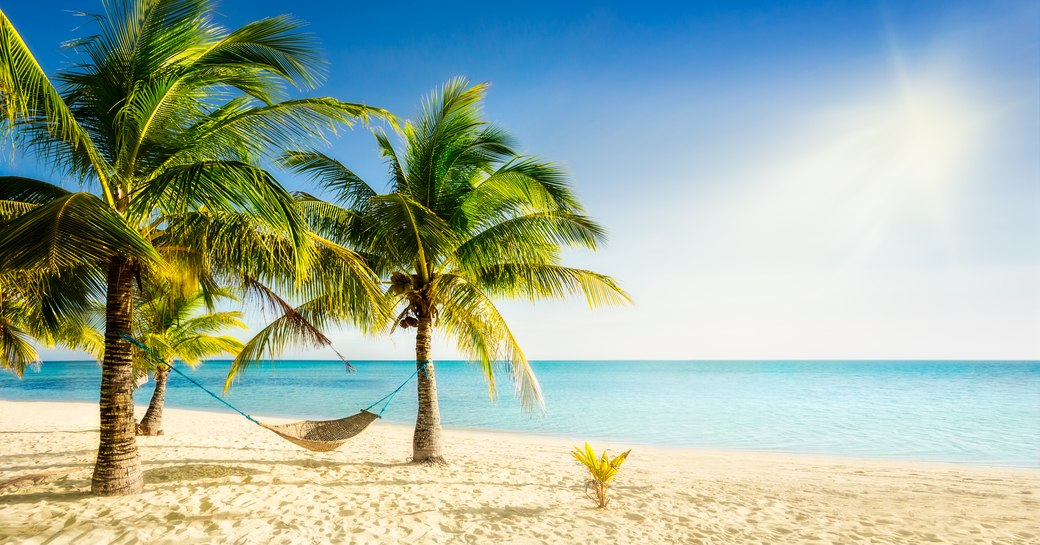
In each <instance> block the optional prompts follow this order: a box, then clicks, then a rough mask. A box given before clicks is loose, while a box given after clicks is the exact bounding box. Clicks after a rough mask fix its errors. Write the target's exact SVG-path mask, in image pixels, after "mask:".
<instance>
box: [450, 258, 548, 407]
mask: <svg viewBox="0 0 1040 545" xmlns="http://www.w3.org/2000/svg"><path fill="white" fill-rule="evenodd" d="M431 291H432V292H433V293H435V294H436V295H435V297H436V300H437V301H439V302H440V306H439V312H438V321H439V324H440V326H441V327H442V328H443V329H444V331H445V333H446V334H447V336H448V338H450V339H452V340H453V341H455V344H456V346H458V348H459V350H460V351H461V352H462V353H463V354H465V355H466V356H467V357H468V358H470V359H472V360H474V361H476V362H478V363H479V364H480V366H481V369H482V370H483V372H484V378H485V380H486V382H487V386H488V395H490V396H491V398H492V399H494V398H495V397H496V388H495V373H494V370H495V366H499V365H501V366H505V367H506V369H508V370H509V372H510V374H511V376H512V380H513V387H514V393H515V395H516V397H517V398H518V399H519V400H520V404H521V406H522V407H523V408H524V409H525V410H532V411H533V410H539V409H540V410H544V409H545V405H544V400H543V399H542V391H541V387H540V386H539V385H538V379H537V378H535V376H534V372H533V371H532V369H531V366H530V364H529V363H528V361H527V358H526V357H524V353H523V351H522V350H521V348H520V344H519V343H518V342H517V341H516V339H515V338H514V337H513V333H512V331H510V329H509V325H508V324H507V323H506V321H505V319H504V318H503V317H502V315H501V313H500V312H499V311H498V308H496V307H495V304H494V303H493V302H492V301H491V299H489V298H488V297H487V296H486V295H485V294H484V293H483V292H482V291H481V290H480V289H479V288H478V287H477V286H474V285H472V284H470V283H469V282H467V281H466V280H465V279H463V278H461V277H457V276H451V275H447V276H440V277H438V278H437V279H436V280H435V281H434V283H433V284H432V285H431Z"/></svg>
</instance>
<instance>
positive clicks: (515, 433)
mask: <svg viewBox="0 0 1040 545" xmlns="http://www.w3.org/2000/svg"><path fill="white" fill-rule="evenodd" d="M3 403H16V404H31V403H55V404H71V405H77V404H78V405H88V406H90V407H92V408H93V409H96V408H97V406H96V404H95V403H90V402H85V401H77V400H50V401H28V400H13V399H4V398H0V404H3ZM147 407H148V406H147V404H135V405H134V408H135V413H134V414H135V415H137V416H136V418H137V420H140V416H141V415H143V414H144V412H145V410H146V409H147ZM169 410H173V411H176V412H186V413H193V412H198V413H204V414H209V415H214V416H228V417H231V418H233V419H234V418H242V417H241V416H239V415H236V414H233V413H231V412H229V411H228V410H226V409H221V408H217V407H214V408H212V409H206V408H199V407H178V406H175V405H174V406H171V405H169V404H167V406H166V407H165V409H164V411H169ZM250 416H253V417H254V418H257V419H258V420H261V421H270V422H275V423H287V422H294V421H299V420H305V419H307V418H306V417H303V416H267V415H262V414H250ZM343 416H349V415H347V414H343V415H338V416H329V417H328V418H341V417H343ZM373 425H379V426H391V427H400V428H402V429H405V430H407V431H409V432H410V431H411V430H412V429H413V425H412V424H409V423H404V422H395V421H389V420H377V421H376V423H375V424H373ZM0 426H2V424H0ZM444 430H445V431H446V432H461V433H473V434H486V435H489V436H494V435H502V436H504V437H508V438H513V439H518V438H537V439H542V440H545V441H548V442H566V441H570V440H571V438H570V437H569V436H567V435H566V434H564V433H552V432H530V431H524V430H508V429H494V428H474V427H467V426H445V427H444ZM0 433H2V428H0ZM585 440H586V439H581V442H582V444H583V443H584V441H585ZM589 441H590V442H591V443H604V444H613V445H625V448H624V449H622V450H627V449H629V448H638V449H640V450H647V449H649V450H659V451H661V452H669V453H675V454H679V455H682V454H684V453H685V454H691V453H692V454H696V453H702V454H713V455H717V456H727V455H728V456H740V455H752V456H756V455H761V456H778V457H783V458H788V457H796V458H800V457H806V458H812V459H817V460H819V461H821V462H843V461H844V462H848V463H857V462H862V463H872V462H879V463H886V462H891V463H893V464H897V465H901V466H906V465H913V464H925V465H929V466H947V468H948V469H955V468H977V469H1009V470H1022V471H1031V472H1037V473H1038V474H1040V465H1037V466H1021V465H1013V464H999V463H997V464H994V463H989V464H987V463H981V462H970V461H949V460H926V459H920V458H911V457H884V456H856V455H847V454H835V453H826V452H801V451H793V450H791V451H788V450H768V449H751V448H748V449H742V448H725V447H718V448H715V447H710V446H684V445H683V446H680V445H664V444H654V443H643V442H640V441H624V440H620V439H610V438H592V439H590V440H589ZM1038 456H1040V453H1038ZM1038 464H1040V461H1038Z"/></svg>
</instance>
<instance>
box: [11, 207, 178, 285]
mask: <svg viewBox="0 0 1040 545" xmlns="http://www.w3.org/2000/svg"><path fill="white" fill-rule="evenodd" d="M114 256H122V257H127V258H136V259H140V260H142V261H145V262H150V263H152V264H156V265H159V264H162V258H161V257H160V256H159V254H158V253H157V252H156V251H155V248H153V247H152V245H151V244H150V243H149V242H148V241H147V240H145V239H144V238H142V237H141V235H139V234H138V233H137V231H136V230H134V229H132V228H131V227H130V226H128V225H127V224H126V222H125V221H124V220H123V218H122V217H120V216H119V215H118V214H116V213H115V211H113V210H112V209H111V208H110V207H109V206H108V205H106V204H105V203H103V202H102V201H100V200H99V199H98V198H97V197H95V196H93V195H91V194H89V193H74V194H70V195H67V196H65V197H62V198H59V199H56V200H54V201H52V202H50V203H48V204H45V205H42V206H40V207H37V208H35V209H33V210H32V211H30V212H28V213H26V214H24V215H22V216H19V217H17V218H15V219H13V220H11V221H10V222H8V223H7V224H5V225H4V230H3V232H2V233H0V270H3V271H9V270H19V269H27V270H47V271H51V272H54V273H57V272H61V271H64V270H68V269H73V268H76V267H80V266H99V265H102V264H106V263H107V261H108V260H109V259H110V258H112V257H114Z"/></svg>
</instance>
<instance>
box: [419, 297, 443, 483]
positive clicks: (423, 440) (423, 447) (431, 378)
mask: <svg viewBox="0 0 1040 545" xmlns="http://www.w3.org/2000/svg"><path fill="white" fill-rule="evenodd" d="M416 327H417V332H416V335H415V366H416V367H417V368H422V366H423V365H426V367H425V368H424V369H422V370H421V371H419V376H418V378H419V413H418V414H417V415H416V417H415V435H414V436H412V462H413V463H424V464H443V463H445V461H444V457H443V456H442V455H441V411H440V408H439V407H438V405H437V381H436V378H435V373H434V369H433V361H432V360H431V359H430V339H431V337H432V336H433V318H432V317H431V316H430V315H429V314H428V313H425V312H424V313H423V314H422V316H420V317H419V323H418V324H417V326H416Z"/></svg>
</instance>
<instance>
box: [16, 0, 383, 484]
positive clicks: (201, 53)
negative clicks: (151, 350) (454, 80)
mask: <svg viewBox="0 0 1040 545" xmlns="http://www.w3.org/2000/svg"><path fill="white" fill-rule="evenodd" d="M103 5H104V7H105V10H104V13H103V14H101V15H95V16H92V19H93V22H94V23H95V24H96V26H97V27H98V28H97V32H95V33H93V34H92V35H90V36H87V37H85V38H82V39H78V40H74V41H72V42H69V44H68V45H69V47H71V48H72V49H73V50H74V53H75V55H74V57H73V58H74V59H76V60H75V61H74V62H73V64H72V65H71V66H69V67H68V68H66V69H64V70H63V71H61V72H60V73H59V74H58V76H57V78H56V80H55V81H56V82H57V83H58V87H55V85H54V84H53V83H52V81H51V80H50V79H49V78H48V77H47V75H46V74H45V73H44V71H43V69H42V68H41V67H40V65H39V64H38V63H37V62H36V60H35V58H34V57H33V55H32V53H31V52H30V50H29V48H28V46H27V45H26V43H25V42H24V40H23V39H22V37H21V36H19V34H18V32H17V31H16V30H15V28H14V26H13V25H12V24H11V22H10V21H9V20H8V19H7V17H6V15H5V14H4V13H3V12H2V11H0V133H3V134H4V135H5V136H6V137H7V138H10V139H13V141H14V142H15V143H16V144H17V145H20V146H22V147H23V149H24V150H25V152H28V153H31V154H33V155H35V156H36V157H37V158H38V159H39V160H40V161H41V162H44V163H46V164H49V165H53V166H54V168H55V171H56V173H58V174H60V175H61V177H62V178H63V179H64V180H78V181H79V182H81V183H82V184H85V185H86V186H87V187H92V188H94V189H96V190H97V191H96V193H88V192H77V193H72V192H68V191H65V190H62V189H61V188H59V187H57V186H56V185H54V184H50V183H46V182H43V181H38V180H27V179H21V178H20V179H10V178H8V179H5V180H0V201H16V202H23V203H26V204H27V206H26V207H25V209H24V210H23V211H22V213H21V214H20V215H18V216H16V217H14V218H13V219H11V220H9V221H7V222H6V223H5V224H4V229H3V230H2V231H0V274H2V273H5V272H9V271H31V272H33V273H36V274H48V275H52V276H63V275H64V276H65V277H71V279H72V280H73V281H79V282H81V283H82V284H92V283H93V284H97V283H100V284H101V285H103V286H104V293H105V304H106V311H105V340H104V360H103V363H102V378H101V395H100V412H101V433H100V446H99V449H98V456H97V463H96V464H95V466H94V475H93V478H92V480H91V490H92V491H93V492H94V493H95V494H99V495H121V494H132V493H136V492H139V491H140V490H141V489H142V474H141V466H140V459H139V455H138V449H137V443H136V441H135V437H134V435H135V428H136V426H135V421H134V417H133V404H132V396H131V393H132V390H133V387H134V383H133V379H132V377H133V351H132V347H131V344H130V343H129V342H127V341H126V340H125V339H124V338H123V337H122V335H123V334H132V333H133V329H132V328H133V322H134V319H133V316H134V311H133V301H134V298H133V292H134V287H135V279H137V278H140V277H141V276H142V273H148V274H154V275H156V276H160V277H165V278H166V280H167V281H169V282H171V283H173V284H175V285H179V286H180V288H179V289H181V290H182V291H183V292H185V293H188V292H191V291H192V290H194V289H196V288H199V287H202V288H204V289H209V288H211V287H212V286H213V285H214V284H215V280H214V278H215V277H213V276H212V273H213V271H212V270H211V269H208V268H207V267H206V266H204V264H203V262H202V260H200V259H199V256H206V257H214V256H215V254H214V248H217V249H220V248H226V247H227V246H221V247H206V248H204V249H202V250H204V251H201V250H200V249H199V248H198V245H199V244H202V243H201V242H198V241H195V240H193V239H184V240H182V241H181V242H182V243H181V244H177V245H163V246H161V247H160V246H159V245H157V244H154V243H153V242H155V241H158V240H160V239H161V238H163V236H165V235H164V233H160V231H169V230H170V229H172V228H173V227H175V226H176V224H177V222H178V221H181V218H183V217H185V216H192V215H200V214H203V215H207V217H220V216H221V215H227V214H239V215H248V216H250V217H251V218H253V221H255V222H256V223H259V224H262V225H263V229H265V230H266V231H267V232H270V233H278V234H284V237H283V238H286V239H287V240H288V241H289V242H290V244H289V251H290V252H291V260H293V261H295V265H297V268H299V269H301V270H302V269H303V267H304V266H305V265H306V264H307V260H308V255H309V252H308V251H307V250H308V247H309V242H308V239H307V237H306V234H305V233H306V228H305V227H306V226H305V224H304V222H303V220H302V218H301V216H300V214H299V213H298V210H297V207H296V205H295V203H294V202H293V200H292V196H291V195H289V194H288V193H287V192H286V191H285V190H284V189H283V188H282V187H281V185H280V184H279V183H278V182H277V181H276V180H275V179H274V178H273V177H272V175H271V174H269V173H268V172H267V171H266V170H264V169H263V168H261V167H260V166H259V165H260V163H261V159H262V158H263V157H264V156H266V155H267V154H268V153H269V152H270V151H271V150H274V149H284V148H285V147H287V146H293V145H313V144H314V141H315V139H316V138H320V137H321V131H323V130H334V129H335V127H336V126H337V125H339V124H347V123H350V122H352V121H353V120H355V119H357V118H358V117H359V116H363V115H365V113H366V112H368V111H369V110H368V109H367V108H365V107H363V106H360V105H355V104H346V103H342V102H340V101H337V100H333V99H328V98H302V99H294V100H287V99H286V92H287V90H288V89H289V88H293V87H294V88H297V89H303V88H313V87H314V86H315V85H317V84H318V83H319V82H320V80H321V79H322V73H323V68H324V63H323V60H322V59H321V57H320V55H319V54H318V53H317V50H316V47H315V43H314V41H313V39H312V38H311V37H310V36H308V35H307V34H305V33H302V32H301V30H300V24H299V23H298V22H296V21H294V20H293V19H291V18H289V17H285V16H281V17H273V18H269V19H263V20H260V21H257V22H253V23H249V24H247V25H245V26H243V27H241V28H239V29H236V30H228V29H225V28H223V27H221V26H219V25H217V24H216V23H214V22H213V20H212V17H211V11H212V2H211V1H210V0H122V1H116V0H113V1H111V2H105V3H104V4H103ZM196 250H200V251H196ZM235 252H236V253H235V255H234V256H233V259H237V260H240V261H241V260H245V261H248V260H263V259H267V258H268V255H267V254H264V253H262V252H261V253H258V254H247V253H245V252H242V251H241V250H239V249H236V250H235ZM231 259H232V258H231V257H229V258H228V260H229V261H230V260H231ZM56 308H60V305H58V306H57V307H56Z"/></svg>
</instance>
